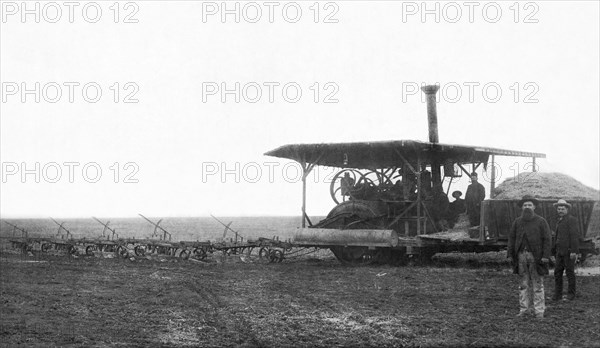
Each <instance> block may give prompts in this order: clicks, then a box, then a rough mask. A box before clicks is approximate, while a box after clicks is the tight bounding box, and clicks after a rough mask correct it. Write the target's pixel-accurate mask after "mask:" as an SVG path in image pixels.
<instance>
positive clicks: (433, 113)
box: [421, 85, 440, 143]
mask: <svg viewBox="0 0 600 348" xmlns="http://www.w3.org/2000/svg"><path fill="white" fill-rule="evenodd" d="M438 89H440V86H436V85H429V86H423V87H421V90H422V91H423V92H424V93H425V95H426V97H427V121H428V124H429V142H430V143H439V142H440V138H439V136H438V121H437V105H436V102H435V94H436V93H437V91H438Z"/></svg>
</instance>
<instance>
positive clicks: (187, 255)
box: [179, 249, 191, 260]
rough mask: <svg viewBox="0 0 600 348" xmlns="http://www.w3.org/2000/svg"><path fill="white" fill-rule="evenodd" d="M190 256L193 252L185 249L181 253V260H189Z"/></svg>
mask: <svg viewBox="0 0 600 348" xmlns="http://www.w3.org/2000/svg"><path fill="white" fill-rule="evenodd" d="M190 254H191V252H190V251H189V250H187V249H183V250H181V252H180V253H179V258H180V259H182V260H187V259H189V258H190Z"/></svg>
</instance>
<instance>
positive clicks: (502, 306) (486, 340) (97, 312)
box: [0, 252, 600, 347]
mask: <svg viewBox="0 0 600 348" xmlns="http://www.w3.org/2000/svg"><path fill="white" fill-rule="evenodd" d="M454 264H455V265H454V266H452V267H450V266H443V265H440V264H438V265H434V266H428V267H424V266H405V267H390V266H368V267H358V268H351V267H346V266H342V265H340V264H339V263H338V262H337V261H336V260H334V259H332V258H325V259H307V260H302V261H297V262H283V263H280V264H256V263H243V262H241V261H240V260H239V259H238V258H236V257H228V258H226V259H225V258H223V259H219V258H216V259H213V260H212V262H209V263H204V262H193V261H178V262H175V261H165V262H160V261H157V260H147V259H141V260H135V261H129V260H122V259H99V258H93V257H80V258H77V259H69V258H67V257H57V256H39V255H36V256H33V257H32V256H26V255H25V256H23V255H16V254H12V253H7V252H2V253H0V270H1V274H0V279H1V284H0V286H1V289H0V290H1V303H0V312H1V318H0V342H1V343H0V345H2V346H3V347H13V346H20V345H22V346H39V347H46V346H76V347H78V346H86V347H114V346H116V347H118V346H127V347H132V346H139V347H150V346H152V347H156V346H160V347H172V346H173V347H175V346H201V347H230V346H242V347H257V346H263V347H335V346H345V347H346V346H347V347H367V346H372V347H375V346H376V347H382V346H466V345H473V346H576V347H582V346H586V347H589V346H597V347H598V346H600V277H598V276H594V277H579V278H578V286H579V289H578V290H579V293H580V296H579V297H578V298H577V299H576V300H575V301H573V302H566V301H562V302H560V303H558V304H553V303H551V302H548V304H549V307H548V309H547V318H546V319H544V320H542V321H540V320H535V319H531V318H528V319H517V318H515V314H516V313H517V311H518V300H517V283H518V278H517V276H514V275H512V274H511V273H510V272H509V270H508V267H507V266H506V265H504V264H500V265H496V266H494V265H491V264H486V265H485V266H483V267H482V266H480V267H472V266H471V267H468V268H466V267H462V268H461V267H458V266H456V263H454ZM545 286H546V289H547V295H549V294H550V291H549V290H551V289H552V288H553V282H552V279H551V278H549V277H546V281H545Z"/></svg>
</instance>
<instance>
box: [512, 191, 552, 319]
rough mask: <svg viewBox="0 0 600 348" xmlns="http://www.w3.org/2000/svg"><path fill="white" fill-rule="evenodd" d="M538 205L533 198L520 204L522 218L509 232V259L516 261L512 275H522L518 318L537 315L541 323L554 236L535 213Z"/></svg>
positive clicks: (518, 219)
mask: <svg viewBox="0 0 600 348" xmlns="http://www.w3.org/2000/svg"><path fill="white" fill-rule="evenodd" d="M538 204H539V201H538V200H537V199H535V198H533V197H531V196H524V197H523V198H522V199H521V200H520V201H519V203H518V206H519V207H520V208H521V209H522V214H521V216H520V217H518V218H517V219H516V220H515V222H514V223H513V225H512V228H511V229H510V233H509V235H508V253H507V256H508V257H511V258H512V260H513V271H514V272H515V273H517V272H518V273H519V274H520V275H521V285H520V286H519V308H520V310H519V314H518V316H519V317H523V316H525V315H526V314H528V313H531V312H534V313H535V316H536V318H538V319H542V318H544V311H545V310H546V302H545V298H544V281H543V280H544V279H543V276H544V275H547V274H548V262H549V257H550V249H551V244H552V240H551V239H552V236H551V234H550V227H549V226H548V222H546V220H545V219H544V218H543V217H541V216H539V215H537V214H535V212H534V210H535V206H536V205H538Z"/></svg>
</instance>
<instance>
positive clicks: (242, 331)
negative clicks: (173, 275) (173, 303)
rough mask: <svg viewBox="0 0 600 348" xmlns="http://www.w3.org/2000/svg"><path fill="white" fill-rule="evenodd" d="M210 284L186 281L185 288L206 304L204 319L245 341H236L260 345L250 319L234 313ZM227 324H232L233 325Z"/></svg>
mask: <svg viewBox="0 0 600 348" xmlns="http://www.w3.org/2000/svg"><path fill="white" fill-rule="evenodd" d="M212 286H214V284H198V282H196V281H193V280H192V281H188V282H186V288H187V289H188V290H190V291H191V292H193V293H195V294H196V295H197V296H198V297H199V298H200V299H202V301H203V303H206V305H207V308H205V312H203V313H202V315H203V316H204V318H205V321H206V322H208V323H210V324H213V326H215V327H217V330H219V331H225V332H227V334H228V335H231V336H234V337H242V338H244V339H245V341H246V342H237V343H250V344H252V345H253V346H260V345H261V340H260V339H259V338H258V337H257V336H256V335H255V334H254V333H253V330H252V325H251V322H250V320H247V319H245V316H243V315H242V316H240V315H236V313H235V308H231V307H229V305H228V304H227V302H226V301H223V300H222V299H221V298H220V297H219V295H218V294H216V293H215V292H218V289H217V290H214V289H213V288H211V287H212ZM222 323H226V324H222ZM227 324H233V327H232V326H230V325H227Z"/></svg>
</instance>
